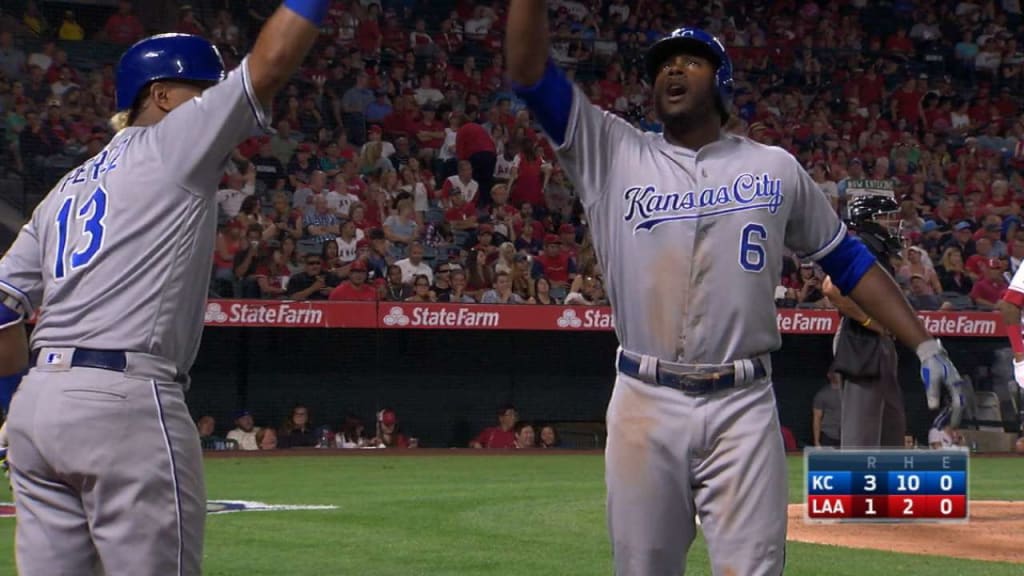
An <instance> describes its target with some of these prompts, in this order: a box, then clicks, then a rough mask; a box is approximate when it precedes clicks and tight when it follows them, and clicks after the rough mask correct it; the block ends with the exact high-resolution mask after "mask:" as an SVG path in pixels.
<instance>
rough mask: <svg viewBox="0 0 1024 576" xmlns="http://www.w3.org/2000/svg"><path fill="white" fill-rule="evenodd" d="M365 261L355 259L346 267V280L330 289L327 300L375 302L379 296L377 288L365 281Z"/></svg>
mask: <svg viewBox="0 0 1024 576" xmlns="http://www.w3.org/2000/svg"><path fill="white" fill-rule="evenodd" d="M366 272H367V266H366V262H364V261H362V260H356V261H355V262H353V263H352V264H351V265H349V267H348V280H347V281H345V282H342V283H341V284H339V285H338V287H337V288H335V289H334V290H331V294H330V296H328V297H327V299H328V300H335V301H337V300H343V301H344V300H347V301H359V302H376V301H377V299H378V298H379V297H380V294H379V293H378V291H377V288H376V287H374V286H370V285H369V284H367V283H366Z"/></svg>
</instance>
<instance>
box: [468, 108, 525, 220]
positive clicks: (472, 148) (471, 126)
mask: <svg viewBox="0 0 1024 576" xmlns="http://www.w3.org/2000/svg"><path fill="white" fill-rule="evenodd" d="M458 124H459V127H458V129H457V130H456V132H455V157H456V158H458V159H459V160H468V161H469V163H470V165H472V167H473V179H474V180H476V181H477V182H478V183H479V184H480V202H479V204H480V205H481V206H489V205H490V203H491V183H492V182H493V180H494V166H495V165H496V164H497V163H498V154H497V148H496V147H495V145H494V140H492V139H491V135H490V134H488V133H487V130H486V129H484V127H483V126H481V125H479V124H477V123H476V122H471V121H470V120H469V118H468V117H467V116H466V115H465V114H463V115H461V116H460V119H459V122H458ZM542 198H543V197H542Z"/></svg>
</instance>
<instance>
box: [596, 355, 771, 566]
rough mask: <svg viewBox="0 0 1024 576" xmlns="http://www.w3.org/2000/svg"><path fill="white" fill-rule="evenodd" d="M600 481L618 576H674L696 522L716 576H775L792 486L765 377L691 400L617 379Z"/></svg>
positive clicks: (632, 380)
mask: <svg viewBox="0 0 1024 576" xmlns="http://www.w3.org/2000/svg"><path fill="white" fill-rule="evenodd" d="M607 422H608V443H607V446H606V450H605V479H606V483H607V490H608V501H607V506H608V529H609V533H610V537H611V541H612V548H613V555H614V562H615V574H616V575H617V576H670V575H671V576H678V575H679V574H680V573H682V572H683V571H684V569H685V563H686V555H687V552H688V550H689V548H690V544H691V543H692V542H693V539H694V537H695V535H696V526H695V522H694V516H695V514H698V515H699V516H700V522H701V529H702V530H703V532H704V536H705V539H706V541H707V545H708V553H709V555H710V557H711V569H712V572H713V573H714V574H716V575H719V576H740V575H742V576H767V575H772V576H776V575H778V574H781V573H782V569H783V566H784V564H785V545H786V520H787V518H786V512H787V505H788V485H787V475H786V460H785V448H784V446H783V442H782V435H781V432H780V430H779V419H778V412H777V410H776V406H775V393H774V391H773V390H772V386H771V380H770V376H769V377H768V378H763V379H761V380H758V381H756V382H753V383H751V384H749V385H747V386H742V387H738V388H733V389H730V390H725V391H722V392H719V393H715V394H710V395H705V396H688V395H686V394H684V393H682V392H680V391H678V390H675V389H671V388H665V387H657V386H654V385H651V384H647V383H644V382H642V381H640V380H637V379H636V378H632V377H630V376H627V375H624V374H621V373H620V374H619V375H618V378H617V380H616V382H615V389H614V391H613V392H612V398H611V402H610V404H609V406H608V414H607Z"/></svg>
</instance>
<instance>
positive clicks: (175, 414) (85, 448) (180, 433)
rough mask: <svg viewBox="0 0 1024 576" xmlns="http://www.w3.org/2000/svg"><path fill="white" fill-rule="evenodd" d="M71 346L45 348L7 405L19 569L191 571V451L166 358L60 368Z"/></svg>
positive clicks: (201, 492)
mask: <svg viewBox="0 0 1024 576" xmlns="http://www.w3.org/2000/svg"><path fill="white" fill-rule="evenodd" d="M72 350H73V349H70V348H44V349H43V350H42V351H41V352H40V354H39V356H38V361H37V363H36V365H35V366H34V367H33V368H32V369H31V371H30V372H29V374H28V375H27V376H26V377H25V378H24V380H23V381H22V383H21V386H20V387H19V389H18V392H17V393H16V394H15V395H14V399H13V401H12V403H11V411H10V418H9V421H8V432H9V435H10V450H9V459H10V463H11V481H12V486H13V489H14V498H15V507H16V510H17V528H16V555H17V565H18V570H19V573H20V574H21V576H57V575H69V576H71V575H74V576H79V575H82V574H106V575H107V576H121V575H124V576H129V575H130V576H150V575H152V576H157V575H160V576H170V575H178V576H182V575H193V574H200V572H201V568H200V564H201V559H202V553H203V530H204V523H205V520H206V493H205V485H204V482H203V468H202V452H201V450H200V446H199V436H198V433H197V431H196V427H195V425H194V424H193V423H192V420H191V417H190V416H189V413H188V409H187V408H186V406H185V396H184V387H183V385H182V384H181V383H180V382H175V370H174V367H173V365H172V364H171V363H170V362H168V361H167V360H164V359H161V358H157V357H154V356H150V355H145V354H134V353H129V354H128V355H127V356H128V362H127V369H126V370H125V372H123V373H122V372H117V371H112V370H101V369H95V368H81V367H71V366H70V358H71V353H70V352H71V351H72ZM54 351H57V352H58V353H57V354H53V353H52V352H54Z"/></svg>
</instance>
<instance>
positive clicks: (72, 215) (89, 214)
mask: <svg viewBox="0 0 1024 576" xmlns="http://www.w3.org/2000/svg"><path fill="white" fill-rule="evenodd" d="M75 200H76V198H75V197H74V196H69V197H67V198H65V199H64V202H62V203H61V205H60V210H58V211H57V218H56V219H55V222H54V223H55V224H56V225H57V254H56V255H55V256H56V258H55V260H54V264H53V277H54V278H55V279H57V280H60V279H62V278H64V276H66V275H67V273H68V271H70V270H76V269H78V268H82V267H85V266H88V265H89V262H91V261H92V259H93V258H95V257H96V254H98V253H99V251H100V250H101V249H102V248H103V233H104V218H106V215H107V192H106V190H104V189H103V187H102V186H100V187H97V188H96V190H94V191H93V193H92V194H91V195H89V197H88V198H87V199H86V200H85V202H82V203H81V204H79V205H77V206H76V202H75ZM72 227H74V228H72ZM72 230H74V232H75V233H76V234H75V237H76V238H81V241H80V242H76V244H80V245H81V246H80V247H77V248H78V249H76V250H72V248H76V247H70V246H68V241H69V239H70V237H71V232H72Z"/></svg>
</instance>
